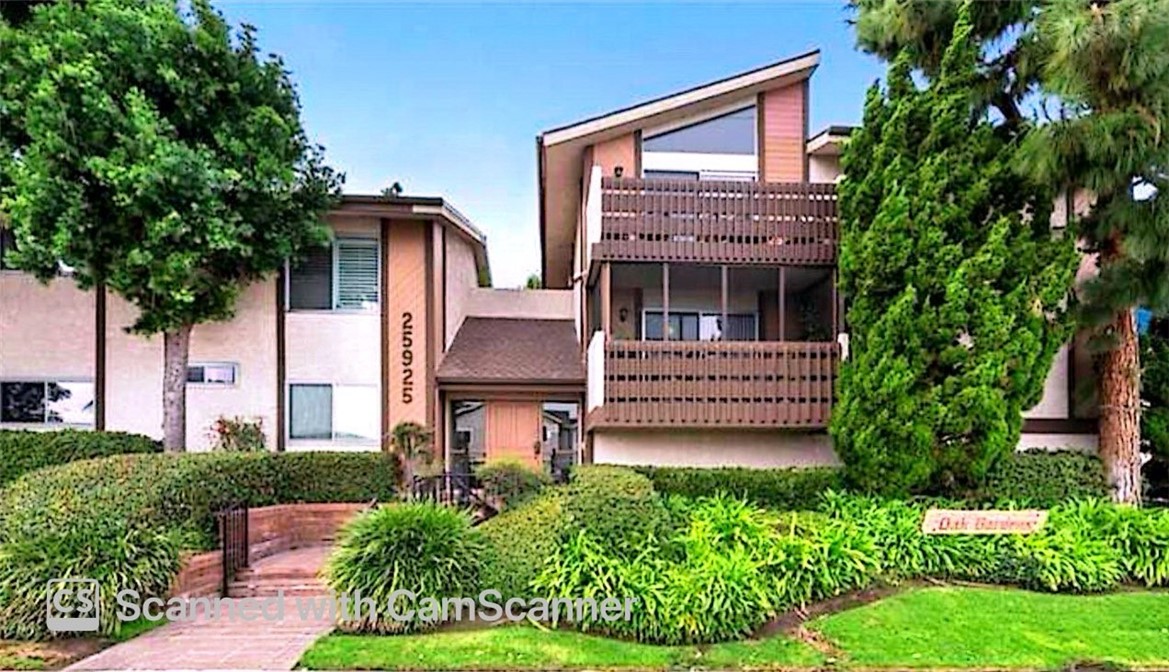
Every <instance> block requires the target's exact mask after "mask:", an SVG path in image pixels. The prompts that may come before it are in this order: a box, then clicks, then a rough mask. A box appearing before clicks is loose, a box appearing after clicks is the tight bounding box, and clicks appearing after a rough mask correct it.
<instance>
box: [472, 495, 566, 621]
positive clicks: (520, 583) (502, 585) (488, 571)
mask: <svg viewBox="0 0 1169 672" xmlns="http://www.w3.org/2000/svg"><path fill="white" fill-rule="evenodd" d="M563 507H564V495H563V494H562V493H561V492H560V491H558V490H549V491H547V492H545V493H543V494H540V495H538V496H537V497H535V498H534V499H530V500H528V501H526V502H523V503H522V504H519V505H517V506H514V507H512V508H510V509H508V510H507V511H505V512H504V513H502V514H500V515H498V516H495V517H494V518H491V519H489V520H487V521H486V522H484V523H483V524H482V525H480V526H479V529H480V530H481V531H482V532H483V536H484V537H485V538H486V540H487V544H488V552H487V554H486V555H485V556H484V558H483V575H482V581H481V587H482V589H484V590H489V589H495V590H498V591H499V592H500V593H501V594H502V595H503V598H504V599H508V598H511V597H529V596H530V595H531V593H530V589H531V587H532V581H533V580H534V579H535V578H536V575H537V574H538V573H539V572H540V569H541V566H542V563H543V562H544V560H545V559H546V558H550V557H552V556H553V555H554V554H555V552H556V549H557V546H558V545H559V543H560V539H561V535H562V534H563V533H564V511H563Z"/></svg>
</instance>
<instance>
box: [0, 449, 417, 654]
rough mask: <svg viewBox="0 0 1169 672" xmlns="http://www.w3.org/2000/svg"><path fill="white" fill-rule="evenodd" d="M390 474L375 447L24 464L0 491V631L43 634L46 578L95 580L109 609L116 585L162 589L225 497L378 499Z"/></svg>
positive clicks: (206, 536)
mask: <svg viewBox="0 0 1169 672" xmlns="http://www.w3.org/2000/svg"><path fill="white" fill-rule="evenodd" d="M394 482H395V474H394V470H393V468H392V466H391V464H390V461H389V460H387V459H386V458H385V457H384V456H382V455H381V454H379V453H325V452H311V453H204V454H188V455H168V454H159V455H118V456H113V457H105V458H98V459H93V460H83V461H79V462H72V463H69V464H64V465H59V466H55V467H48V468H45V469H41V470H38V471H37V472H35V473H30V474H26V475H25V476H23V477H21V478H19V479H17V480H15V481H13V482H12V483H10V484H9V485H8V487H6V488H5V489H3V490H0V638H5V637H8V638H19V639H29V638H36V637H40V636H43V635H44V634H45V633H44V603H45V594H44V589H45V588H44V586H45V584H44V579H45V578H46V577H58V576H84V577H90V578H94V579H97V580H98V581H99V582H100V583H101V588H102V598H103V603H102V610H103V611H106V610H107V609H109V610H110V611H106V613H113V611H112V610H113V609H115V608H116V605H115V604H114V603H113V601H112V600H113V597H114V596H115V595H116V594H117V592H118V591H119V590H121V589H124V588H128V587H133V588H136V589H137V590H138V591H139V593H140V594H142V595H143V597H146V596H150V595H160V594H162V593H165V591H166V590H167V588H168V587H169V585H170V581H171V580H172V579H173V577H174V575H175V573H176V572H177V570H178V566H179V557H180V552H181V551H182V550H199V549H205V548H208V547H212V546H213V545H214V543H215V513H216V511H218V510H220V509H222V508H224V507H226V506H229V505H232V504H245V505H248V506H266V505H271V504H281V503H293V502H364V501H370V500H373V499H378V500H382V501H385V500H389V499H390V498H392V497H393V489H392V487H393V486H392V484H393V483H394ZM38 577H39V578H38ZM32 579H37V580H36V581H33V580H32ZM107 602H108V603H107ZM118 626H119V624H118V623H117V619H106V620H105V621H103V623H102V627H103V628H104V629H105V631H106V633H107V634H108V633H110V632H114V631H116V629H117V628H118Z"/></svg>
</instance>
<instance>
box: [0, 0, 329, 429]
mask: <svg viewBox="0 0 1169 672" xmlns="http://www.w3.org/2000/svg"><path fill="white" fill-rule="evenodd" d="M184 7H185V8H186V9H183V8H184ZM0 63H3V67H0V142H3V144H4V146H3V147H0V188H2V189H3V196H2V199H3V200H2V201H0V211H3V212H4V213H5V215H6V218H7V219H8V220H9V221H8V225H9V226H11V228H12V229H13V230H14V232H15V236H16V242H17V251H16V252H15V253H13V254H11V255H10V259H8V261H9V262H11V263H13V264H14V265H16V266H18V267H19V268H22V269H25V270H27V271H29V272H31V273H34V274H36V275H37V276H38V277H39V278H41V279H42V280H45V281H48V280H49V279H51V278H54V277H56V276H57V275H58V274H59V269H60V268H61V264H64V265H67V266H68V267H71V269H72V276H73V278H74V280H75V281H76V282H77V284H78V285H80V286H81V287H82V288H85V289H91V288H95V287H97V288H101V287H104V288H106V289H108V290H110V291H112V292H113V293H115V294H117V295H119V296H121V297H123V298H125V299H126V300H128V301H129V302H130V303H132V304H133V305H134V306H136V307H137V309H138V317H137V320H136V321H135V322H134V324H133V326H132V329H133V331H135V332H138V333H142V334H162V337H163V344H164V346H163V350H164V371H163V390H162V392H163V417H164V420H163V434H164V443H165V446H166V448H167V449H168V450H182V449H183V447H184V443H185V430H186V417H185V416H186V401H185V398H186V368H187V355H188V349H189V343H190V335H191V330H192V327H193V326H194V325H196V324H199V323H203V322H207V321H213V320H225V319H228V318H230V317H231V316H232V312H233V308H234V304H235V300H236V297H237V296H238V295H239V293H240V291H241V289H242V288H243V287H244V286H246V285H247V284H249V283H252V282H255V281H258V280H261V279H264V278H266V277H270V276H271V275H272V274H273V273H274V272H275V271H276V270H277V269H278V268H280V267H281V265H282V264H283V263H284V261H285V260H286V259H290V258H291V259H295V258H297V257H298V256H299V255H300V254H302V252H303V251H304V250H305V249H306V248H308V247H309V246H312V245H316V244H320V243H321V242H323V241H324V239H325V235H326V232H325V229H324V227H323V225H322V216H323V214H324V213H325V212H326V211H327V210H328V208H330V207H331V205H332V204H333V203H334V202H335V199H336V197H337V195H338V193H339V188H340V177H339V176H338V175H337V174H335V173H334V172H333V171H332V170H331V169H330V168H328V167H327V166H326V165H325V164H324V161H323V156H322V151H321V149H320V148H319V147H316V146H314V145H312V144H311V143H310V142H309V141H308V139H307V138H306V135H305V132H304V129H303V127H302V125H301V122H300V106H299V102H298V99H297V96H296V91H295V89H294V87H293V84H292V82H291V80H290V78H289V74H288V72H287V71H286V70H285V68H284V65H283V64H282V62H281V61H280V59H279V58H277V57H275V56H268V57H262V56H261V55H260V54H259V50H258V48H257V45H256V39H255V31H254V29H253V28H251V27H249V26H243V27H242V28H241V29H240V30H238V31H233V30H232V28H231V27H230V26H228V24H227V23H226V22H225V21H224V19H223V17H222V16H221V15H220V14H218V13H217V12H216V11H215V10H214V9H213V8H212V7H211V6H210V5H209V4H208V2H206V0H193V1H192V2H190V3H182V5H181V6H180V5H177V4H176V3H174V2H168V1H165V0H86V1H85V2H80V1H76V2H73V1H67V0H62V1H61V2H57V3H54V4H49V5H42V6H38V7H36V8H34V9H33V11H32V12H31V15H30V16H28V17H26V18H25V19H24V20H23V21H22V22H21V24H20V26H19V27H18V28H17V27H13V26H9V25H6V24H3V23H0Z"/></svg>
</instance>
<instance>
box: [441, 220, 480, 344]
mask: <svg viewBox="0 0 1169 672" xmlns="http://www.w3.org/2000/svg"><path fill="white" fill-rule="evenodd" d="M446 255H447V256H446V311H447V316H446V334H445V338H446V345H447V346H448V347H449V346H450V344H451V342H452V341H454V340H455V334H457V333H459V327H461V326H462V325H463V319H464V318H466V317H467V304H468V302H469V301H470V297H471V292H472V291H473V290H474V289H475V288H476V287H478V286H479V271H478V269H477V268H476V266H475V251H474V249H473V248H472V247H471V242H470V241H469V240H467V239H466V238H464V237H463V236H460V235H458V234H456V233H455V232H454V231H450V230H448V231H447V233H446Z"/></svg>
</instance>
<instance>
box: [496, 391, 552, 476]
mask: <svg viewBox="0 0 1169 672" xmlns="http://www.w3.org/2000/svg"><path fill="white" fill-rule="evenodd" d="M485 433H486V434H487V461H488V462H492V461H494V460H498V459H504V458H505V459H514V460H519V461H521V462H523V463H524V464H527V465H529V466H531V467H532V468H534V469H540V468H541V466H542V465H541V464H540V402H539V401H487V419H486V427H485Z"/></svg>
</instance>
